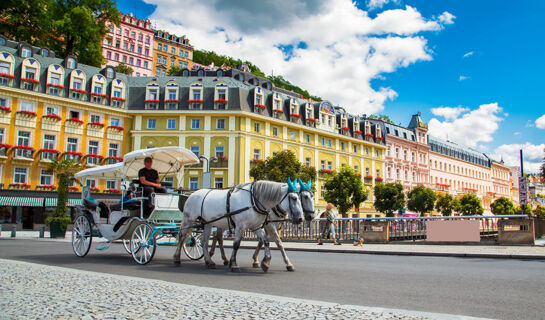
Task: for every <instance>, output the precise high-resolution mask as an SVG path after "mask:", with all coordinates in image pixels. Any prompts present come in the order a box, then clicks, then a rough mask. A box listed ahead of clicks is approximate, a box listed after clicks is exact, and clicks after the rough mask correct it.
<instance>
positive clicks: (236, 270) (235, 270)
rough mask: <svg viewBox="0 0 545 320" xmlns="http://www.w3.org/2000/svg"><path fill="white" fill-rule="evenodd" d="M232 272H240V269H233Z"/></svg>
mask: <svg viewBox="0 0 545 320" xmlns="http://www.w3.org/2000/svg"><path fill="white" fill-rule="evenodd" d="M231 272H240V268H239V267H231Z"/></svg>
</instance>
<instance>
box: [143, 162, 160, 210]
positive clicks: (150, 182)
mask: <svg viewBox="0 0 545 320" xmlns="http://www.w3.org/2000/svg"><path fill="white" fill-rule="evenodd" d="M152 164H153V160H152V159H151V158H150V157H146V158H145V159H144V168H142V169H140V170H139V171H138V179H139V180H140V184H141V185H142V187H143V188H144V197H148V201H146V212H147V214H149V213H150V212H151V211H152V210H153V205H152V204H151V194H152V193H154V192H155V193H166V189H165V188H163V187H162V186H161V181H160V180H159V173H158V172H157V170H155V169H153V168H152V167H151V166H152Z"/></svg>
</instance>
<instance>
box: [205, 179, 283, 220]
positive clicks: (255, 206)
mask: <svg viewBox="0 0 545 320" xmlns="http://www.w3.org/2000/svg"><path fill="white" fill-rule="evenodd" d="M247 185H248V184H244V185H242V186H234V187H231V188H229V189H228V191H227V200H226V203H225V207H226V214H225V215H223V216H221V217H219V218H216V219H213V220H209V221H206V220H205V219H204V218H203V213H204V201H205V199H206V197H207V196H208V194H210V192H212V190H214V189H210V190H208V191H207V192H206V194H205V195H204V197H203V199H202V202H201V215H200V216H199V217H198V218H197V220H199V222H201V223H202V224H209V223H213V222H216V221H218V220H221V219H224V218H227V224H228V225H229V231H231V226H232V227H233V228H235V227H236V225H235V222H234V221H233V216H234V215H236V214H239V213H242V212H244V211H247V210H249V209H254V211H255V212H257V213H259V214H261V215H265V216H268V214H269V212H268V211H267V210H265V209H263V204H261V202H259V200H258V199H257V198H256V197H255V194H254V182H252V183H250V190H247V189H243V188H244V187H245V186H247ZM239 190H243V191H246V192H249V193H250V201H251V204H252V205H251V206H247V207H244V208H240V209H237V210H235V211H231V195H232V194H233V192H234V191H239ZM282 200H284V198H282ZM266 222H267V218H265V222H264V223H263V225H265V223H266ZM262 227H263V226H261V228H262ZM258 229H259V228H258Z"/></svg>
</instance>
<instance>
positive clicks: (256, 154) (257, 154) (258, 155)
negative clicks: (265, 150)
mask: <svg viewBox="0 0 545 320" xmlns="http://www.w3.org/2000/svg"><path fill="white" fill-rule="evenodd" d="M254 159H261V149H254Z"/></svg>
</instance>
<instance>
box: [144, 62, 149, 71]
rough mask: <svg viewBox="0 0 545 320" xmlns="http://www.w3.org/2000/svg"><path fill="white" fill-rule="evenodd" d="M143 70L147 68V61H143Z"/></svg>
mask: <svg viewBox="0 0 545 320" xmlns="http://www.w3.org/2000/svg"><path fill="white" fill-rule="evenodd" d="M144 68H145V69H147V68H148V62H147V61H144Z"/></svg>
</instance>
